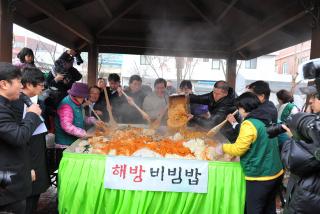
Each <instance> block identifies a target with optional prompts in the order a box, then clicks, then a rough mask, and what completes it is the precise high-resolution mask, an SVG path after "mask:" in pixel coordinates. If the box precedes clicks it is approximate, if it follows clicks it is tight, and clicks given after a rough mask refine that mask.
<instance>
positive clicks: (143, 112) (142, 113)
mask: <svg viewBox="0 0 320 214" xmlns="http://www.w3.org/2000/svg"><path fill="white" fill-rule="evenodd" d="M122 94H123V95H124V96H125V97H126V99H127V101H128V100H129V99H130V98H129V96H128V95H127V94H126V93H125V92H124V91H123V90H122ZM132 101H133V100H132ZM132 105H133V107H134V108H136V109H137V110H138V111H139V113H140V114H141V115H142V117H143V119H145V120H147V121H148V122H149V123H151V120H150V117H149V115H148V114H147V113H146V112H145V111H143V110H142V109H141V108H140V107H139V106H138V105H137V104H136V103H135V102H134V101H133V102H132Z"/></svg>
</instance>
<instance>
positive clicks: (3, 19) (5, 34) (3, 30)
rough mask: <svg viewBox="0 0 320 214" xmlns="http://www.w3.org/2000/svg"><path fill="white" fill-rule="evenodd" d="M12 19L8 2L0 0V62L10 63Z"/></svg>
mask: <svg viewBox="0 0 320 214" xmlns="http://www.w3.org/2000/svg"><path fill="white" fill-rule="evenodd" d="M12 30H13V18H12V11H11V7H10V5H9V1H8V0H0V61H2V62H10V63H11V62H12V36H13V33H12Z"/></svg>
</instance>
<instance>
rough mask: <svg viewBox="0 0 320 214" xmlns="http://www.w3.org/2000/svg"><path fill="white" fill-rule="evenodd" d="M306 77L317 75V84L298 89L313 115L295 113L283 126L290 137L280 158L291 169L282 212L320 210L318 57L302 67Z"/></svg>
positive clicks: (319, 74)
mask: <svg viewBox="0 0 320 214" xmlns="http://www.w3.org/2000/svg"><path fill="white" fill-rule="evenodd" d="M302 69H303V75H304V78H306V79H313V78H316V80H315V82H316V86H308V87H306V88H303V89H302V90H301V91H302V92H304V93H306V94H308V95H310V96H311V99H310V105H311V109H312V110H313V113H314V114H309V113H297V114H295V115H293V116H292V117H291V118H289V119H288V121H287V126H288V127H289V128H290V129H289V128H288V127H287V126H285V125H283V126H282V127H283V128H284V129H285V130H287V132H289V133H292V135H293V138H292V139H291V140H289V141H287V142H285V144H284V146H283V149H282V154H281V156H282V161H283V163H284V165H285V167H286V168H287V169H288V170H289V171H290V173H291V175H290V179H289V182H288V187H287V195H286V199H287V200H286V206H285V212H284V213H308V214H309V213H310V214H312V213H317V212H319V210H320V203H319V201H320V59H316V60H311V61H310V62H307V63H306V64H304V65H303V66H302Z"/></svg>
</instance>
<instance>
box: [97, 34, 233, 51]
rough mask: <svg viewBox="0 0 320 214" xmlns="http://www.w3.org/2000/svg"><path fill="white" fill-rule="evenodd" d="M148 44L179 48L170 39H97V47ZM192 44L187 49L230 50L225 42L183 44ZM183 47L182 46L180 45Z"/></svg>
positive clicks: (117, 37)
mask: <svg viewBox="0 0 320 214" xmlns="http://www.w3.org/2000/svg"><path fill="white" fill-rule="evenodd" d="M150 43H152V44H157V45H155V46H159V47H164V46H166V45H167V46H168V47H172V45H171V44H174V45H175V47H176V48H178V47H179V43H177V40H176V39H171V38H164V39H158V40H155V39H147V38H143V37H134V38H133V37H132V36H129V37H119V36H106V37H103V38H99V39H97V46H108V45H117V46H126V45H131V46H146V45H147V46H148V45H149V44H150ZM189 43H190V44H193V45H194V46H195V47H193V48H192V47H190V46H188V47H189V49H197V48H199V49H204V48H206V49H210V48H208V47H212V48H211V49H218V50H219V49H220V50H225V51H228V50H230V45H229V43H226V42H222V41H219V42H213V41H211V42H203V41H200V40H193V39H192V40H191V39H190V40H188V41H185V42H184V43H183V44H189ZM182 46H183V45H182ZM185 46H186V45H184V46H183V47H182V49H183V48H184V47H185Z"/></svg>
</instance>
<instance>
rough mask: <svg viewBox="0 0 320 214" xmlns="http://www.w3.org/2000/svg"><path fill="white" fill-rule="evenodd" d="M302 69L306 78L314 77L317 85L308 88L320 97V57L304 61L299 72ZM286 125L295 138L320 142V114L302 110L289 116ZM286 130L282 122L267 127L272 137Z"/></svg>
mask: <svg viewBox="0 0 320 214" xmlns="http://www.w3.org/2000/svg"><path fill="white" fill-rule="evenodd" d="M301 71H302V72H303V78H304V79H314V82H315V86H311V87H310V86H309V87H307V88H309V89H310V88H311V89H313V91H312V94H313V95H315V96H316V97H317V98H318V99H320V58H318V59H313V60H309V61H306V62H304V63H302V64H301V65H300V66H299V72H301ZM309 94H311V93H309ZM285 125H286V126H287V127H288V128H289V129H290V131H291V132H292V134H293V137H294V138H295V139H298V140H304V141H306V142H310V143H311V142H312V141H317V142H320V114H310V113H304V112H300V113H297V114H294V115H292V116H290V117H288V119H287V120H286V122H285ZM284 132H286V131H285V130H284V129H283V128H282V125H281V124H272V125H270V126H269V127H267V133H268V135H269V137H270V138H273V137H276V136H278V135H279V134H281V133H284Z"/></svg>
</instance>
